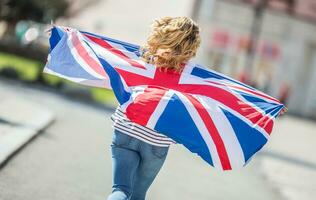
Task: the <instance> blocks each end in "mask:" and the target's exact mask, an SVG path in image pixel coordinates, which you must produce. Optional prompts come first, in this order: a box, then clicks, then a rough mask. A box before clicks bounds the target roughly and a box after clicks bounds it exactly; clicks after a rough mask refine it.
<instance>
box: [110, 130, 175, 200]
mask: <svg viewBox="0 0 316 200" xmlns="http://www.w3.org/2000/svg"><path fill="white" fill-rule="evenodd" d="M111 148H112V170H113V179H112V182H113V187H112V189H113V190H112V193H111V194H110V196H109V197H108V199H107V200H144V199H145V196H146V192H147V190H148V188H149V186H150V185H151V184H152V182H153V181H154V179H155V177H156V175H157V174H158V172H159V170H160V169H161V167H162V165H163V163H164V161H165V159H166V156H167V153H168V149H169V147H158V146H154V145H150V144H148V143H145V142H143V141H141V140H138V139H136V138H134V137H131V136H129V135H126V134H124V133H121V132H119V131H118V130H114V134H113V141H112V145H111Z"/></svg>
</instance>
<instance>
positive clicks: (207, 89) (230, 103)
mask: <svg viewBox="0 0 316 200" xmlns="http://www.w3.org/2000/svg"><path fill="white" fill-rule="evenodd" d="M176 89H177V90H178V91H182V92H188V93H194V94H199V95H204V96H207V97H210V98H212V99H214V100H216V101H218V102H221V103H223V104H224V105H225V106H227V107H229V108H231V109H233V110H235V111H236V112H238V113H239V114H241V115H243V116H244V117H246V118H247V119H248V120H250V121H251V122H252V123H254V124H258V125H259V126H260V127H261V128H263V129H264V130H265V131H266V132H267V133H268V134H270V133H271V128H270V127H271V126H273V120H271V119H270V117H267V116H264V115H263V114H262V113H260V112H259V111H258V110H257V109H255V108H254V107H253V106H251V105H250V104H248V103H247V102H244V101H242V100H240V99H239V98H237V97H236V96H235V95H234V94H232V93H230V92H228V91H226V90H223V89H221V88H218V87H215V86H210V85H199V86H197V85H191V84H180V85H178V86H177V88H176ZM259 120H260V121H259ZM259 122H260V123H259Z"/></svg>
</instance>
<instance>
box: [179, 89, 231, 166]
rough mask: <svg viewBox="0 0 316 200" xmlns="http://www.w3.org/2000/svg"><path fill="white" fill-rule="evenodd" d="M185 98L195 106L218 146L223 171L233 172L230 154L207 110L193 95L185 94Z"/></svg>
mask: <svg viewBox="0 0 316 200" xmlns="http://www.w3.org/2000/svg"><path fill="white" fill-rule="evenodd" d="M184 95H185V97H187V98H188V99H189V100H190V102H191V103H192V104H193V105H194V107H195V109H196V110H197V111H198V113H199V115H200V117H201V119H202V120H203V122H204V124H205V126H206V128H207V130H208V132H209V134H210V136H211V138H212V140H213V141H214V144H215V146H216V150H217V152H218V156H219V159H220V161H221V164H222V168H223V170H231V169H232V168H231V165H230V161H229V158H228V154H227V151H226V147H225V144H224V142H223V140H222V138H221V136H220V134H219V132H218V130H217V128H216V126H215V124H214V122H213V120H212V118H211V116H210V115H209V114H208V112H207V110H206V109H205V108H204V106H203V105H202V104H201V103H200V102H199V101H198V100H197V99H196V98H195V97H193V96H192V95H188V94H185V93H184Z"/></svg>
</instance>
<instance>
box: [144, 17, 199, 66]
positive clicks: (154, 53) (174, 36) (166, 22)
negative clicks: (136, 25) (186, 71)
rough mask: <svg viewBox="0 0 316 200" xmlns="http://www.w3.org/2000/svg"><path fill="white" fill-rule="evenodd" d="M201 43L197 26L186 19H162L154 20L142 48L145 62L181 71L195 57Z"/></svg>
mask: <svg viewBox="0 0 316 200" xmlns="http://www.w3.org/2000/svg"><path fill="white" fill-rule="evenodd" d="M200 43H201V38H200V28H199V26H198V25H197V24H196V23H195V22H194V21H193V20H192V19H190V18H188V17H163V18H161V19H158V20H155V21H154V23H153V24H152V27H151V32H150V34H149V36H148V38H147V42H146V44H145V45H144V46H143V47H142V50H143V54H142V58H143V60H144V61H145V62H147V63H150V64H154V65H156V66H158V67H164V68H168V69H175V70H177V71H181V69H182V65H183V64H185V63H186V62H187V61H189V60H190V59H191V58H192V57H194V56H195V55H196V51H197V49H198V48H199V46H200Z"/></svg>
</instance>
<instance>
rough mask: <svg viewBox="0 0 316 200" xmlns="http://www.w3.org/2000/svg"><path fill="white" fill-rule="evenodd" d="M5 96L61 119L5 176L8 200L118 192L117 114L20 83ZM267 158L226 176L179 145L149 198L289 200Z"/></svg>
mask: <svg viewBox="0 0 316 200" xmlns="http://www.w3.org/2000/svg"><path fill="white" fill-rule="evenodd" d="M0 92H1V93H8V94H10V95H12V94H15V95H16V98H23V99H27V100H29V101H32V102H34V103H38V104H39V105H42V106H45V107H47V108H49V109H50V110H52V111H53V112H55V115H56V121H55V123H54V124H52V125H51V126H50V127H48V128H47V129H46V130H45V131H43V132H42V133H40V134H39V136H37V137H36V138H34V139H33V140H32V141H31V142H30V143H29V144H28V145H26V146H25V147H24V148H23V149H22V150H21V151H20V152H19V153H18V154H16V155H15V156H14V157H13V158H12V159H11V160H10V161H9V162H8V163H7V164H6V165H5V166H4V167H3V168H2V169H0V199H1V200H43V199H44V200H57V199H58V200H63V199H64V200H81V199H82V200H87V199H89V200H97V199H100V200H101V199H106V196H107V195H108V194H109V193H110V191H111V156H110V142H111V135H112V128H111V121H110V119H109V117H110V115H111V113H112V112H113V110H111V109H104V108H100V107H97V106H92V105H88V104H83V103H79V102H77V101H75V100H72V99H67V98H65V97H63V96H62V95H59V94H56V93H53V92H47V91H44V90H43V89H34V88H33V89H30V88H26V87H25V86H23V85H21V84H17V83H16V82H12V83H11V82H10V83H8V82H3V81H0ZM275 143H277V141H275ZM271 148H272V147H271ZM266 157H269V152H266V154H262V155H258V156H256V157H255V158H254V159H253V160H252V161H251V162H250V164H249V165H248V166H247V167H246V168H244V169H242V170H240V171H230V172H220V171H217V170H215V169H214V168H212V167H210V166H208V165H206V164H205V163H204V162H203V161H202V160H201V159H200V158H198V157H197V156H194V155H193V154H191V153H189V152H188V151H187V150H186V149H184V148H183V147H182V146H180V145H174V146H172V148H171V149H170V151H169V156H168V158H167V161H166V163H165V165H164V167H163V169H162V171H161V172H160V174H159V175H158V177H157V179H156V180H155V182H154V184H153V186H152V187H151V189H150V190H149V193H148V196H147V199H149V200H173V199H181V200H192V199H196V200H210V199H216V200H221V199H223V200H226V199H243V200H254V199H255V200H267V199H268V200H278V199H284V198H283V197H281V193H280V190H279V188H278V187H277V186H275V184H271V182H269V181H270V177H269V174H271V173H264V172H262V171H261V168H262V161H265V160H264V159H265V158H266ZM265 162H266V161H265ZM285 164H287V163H286V162H285ZM303 164H304V163H303ZM282 165H284V163H282ZM313 170H315V169H313ZM313 172H315V171H313ZM311 187H314V186H311Z"/></svg>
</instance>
